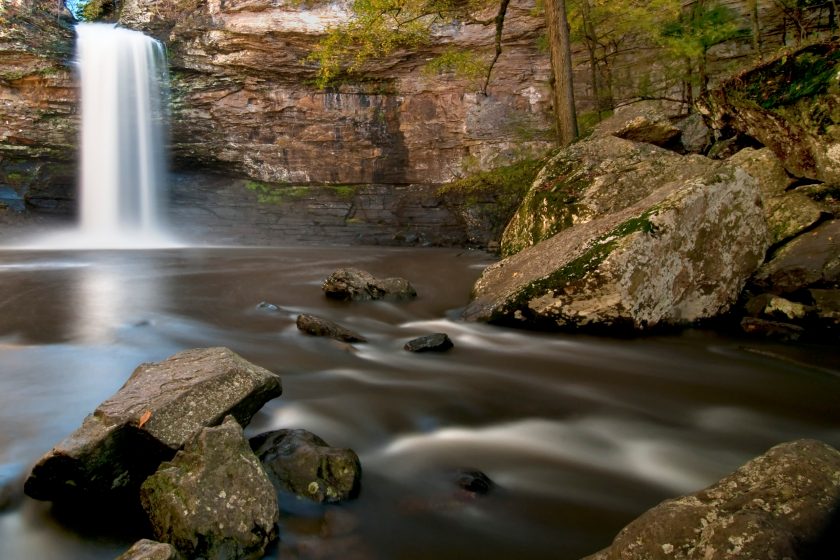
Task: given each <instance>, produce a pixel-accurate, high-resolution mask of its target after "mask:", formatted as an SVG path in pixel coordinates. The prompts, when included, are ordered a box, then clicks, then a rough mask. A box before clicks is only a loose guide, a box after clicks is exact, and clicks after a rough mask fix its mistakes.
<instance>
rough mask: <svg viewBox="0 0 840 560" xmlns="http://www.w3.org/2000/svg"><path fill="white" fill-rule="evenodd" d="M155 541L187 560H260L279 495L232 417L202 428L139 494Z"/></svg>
mask: <svg viewBox="0 0 840 560" xmlns="http://www.w3.org/2000/svg"><path fill="white" fill-rule="evenodd" d="M140 500H141V503H142V505H143V509H145V510H146V513H147V514H148V515H149V521H150V522H151V524H152V528H153V530H154V533H155V536H156V538H157V539H158V540H160V541H163V542H167V543H169V544H171V545H173V546H174V547H175V548H177V549H178V551H179V552H181V553H182V554H183V555H184V556H186V557H187V558H205V559H207V560H223V559H224V560H227V559H231V560H232V559H238V558H262V556H263V553H264V551H265V548H266V547H267V546H268V545H269V544H270V543H271V542H272V541H273V540H274V539H275V538H276V536H277V528H276V525H277V522H278V520H279V517H280V511H279V508H278V505H277V495H276V493H275V491H274V486H272V484H271V481H270V480H269V479H268V477H267V476H266V474H265V471H264V470H263V468H262V466H260V462H259V460H258V459H257V457H256V456H255V455H254V453H253V452H252V451H251V448H250V447H249V446H248V440H246V439H245V436H244V435H243V434H242V428H241V427H240V426H239V424H237V422H236V420H234V418H233V417H232V416H228V417H227V418H226V419H225V421H224V423H223V424H222V425H221V426H216V427H212V428H204V429H203V430H201V431H200V432H199V433H198V434H197V435H196V436H195V437H194V438H193V439H191V440H190V441H189V442H188V443H187V445H185V446H184V449H183V450H181V451H179V452H178V453H177V455H175V458H174V459H173V460H172V461H171V462H167V463H163V464H162V465H161V466H160V468H159V469H158V470H157V472H155V473H154V474H153V475H152V476H150V477H149V478H148V479H146V481H145V482H144V483H143V485H142V486H141V488H140Z"/></svg>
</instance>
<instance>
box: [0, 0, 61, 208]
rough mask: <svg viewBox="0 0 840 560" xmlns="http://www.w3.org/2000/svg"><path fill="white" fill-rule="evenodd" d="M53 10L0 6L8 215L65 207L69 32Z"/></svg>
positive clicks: (2, 159) (41, 2)
mask: <svg viewBox="0 0 840 560" xmlns="http://www.w3.org/2000/svg"><path fill="white" fill-rule="evenodd" d="M56 6H57V5H56V3H55V2H52V1H49V0H36V1H32V2H22V1H11V2H4V3H3V4H2V5H0V207H3V208H8V209H10V210H11V211H13V212H14V211H18V212H19V211H22V210H23V209H24V207H25V205H29V206H31V207H34V208H38V209H40V210H45V211H58V212H66V211H67V210H68V209H69V207H70V206H69V200H70V198H71V196H72V195H71V194H70V191H71V190H72V186H73V184H74V182H75V165H74V164H73V161H74V160H75V158H76V134H77V133H76V119H75V112H76V103H77V91H76V88H75V85H74V83H73V76H72V68H71V65H70V59H71V57H72V51H73V45H72V40H73V31H72V28H71V25H70V23H68V20H67V16H68V14H63V13H62V12H59V11H58V10H57V7H56ZM6 217H7V213H5V212H0V219H2V220H5V218H6Z"/></svg>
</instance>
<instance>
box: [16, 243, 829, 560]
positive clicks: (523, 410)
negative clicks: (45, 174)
mask: <svg viewBox="0 0 840 560" xmlns="http://www.w3.org/2000/svg"><path fill="white" fill-rule="evenodd" d="M489 262H490V260H489V258H488V257H487V255H484V254H482V253H470V252H459V251H453V250H432V249H429V250H426V249H410V250H409V249H383V248H358V247H354V248H342V247H330V248H313V247H300V248H280V249H173V250H159V251H129V252H108V251H98V252H84V251H78V252H67V251H65V252H49V251H30V252H26V251H3V252H0V481H3V480H6V481H8V480H16V478H17V477H19V476H21V475H22V474H21V473H25V472H26V471H27V470H28V468H29V467H30V466H31V464H32V463H33V462H34V461H35V460H36V459H37V458H38V457H39V456H40V455H41V454H42V453H44V452H45V451H47V450H48V449H49V448H50V447H51V446H52V445H53V444H55V443H57V442H58V441H59V440H61V439H62V438H63V437H64V436H66V435H67V434H68V433H70V432H71V431H73V430H74V429H75V428H76V427H77V426H78V425H79V423H80V422H81V420H82V418H83V417H84V416H85V415H86V414H87V413H89V412H90V411H92V410H93V409H94V408H95V407H96V405H97V404H98V403H99V402H101V401H102V400H104V399H105V398H107V397H108V396H110V395H111V394H112V393H114V392H115V391H116V390H117V389H118V388H119V387H120V386H121V385H122V383H123V382H124V381H125V379H126V378H127V377H128V376H129V375H130V374H131V372H132V370H133V369H134V368H135V367H136V366H137V365H138V364H139V363H141V362H144V361H154V360H160V359H163V358H166V357H167V356H169V355H171V354H173V353H175V352H177V351H180V350H182V349H186V348H192V347H204V346H217V345H223V346H228V347H230V348H232V349H233V350H235V351H236V352H238V353H240V354H242V355H243V356H245V357H246V358H248V359H249V360H251V361H253V362H255V363H257V364H259V365H261V366H264V367H266V368H268V369H271V370H272V371H275V372H277V373H279V374H280V375H281V376H282V378H283V385H284V394H283V396H282V397H281V398H279V399H277V400H275V401H272V402H271V403H269V404H268V405H266V407H265V408H264V409H263V411H261V412H260V413H259V414H258V415H257V416H256V417H255V418H254V421H253V422H252V424H251V426H250V427H249V428H248V432H249V433H251V434H255V433H258V432H260V431H263V430H266V429H274V428H281V427H283V428H285V427H294V428H306V429H308V430H311V431H313V432H315V433H317V434H318V435H320V436H321V437H323V438H324V439H326V440H327V441H328V442H329V443H330V444H332V445H336V446H341V447H352V448H353V449H355V450H356V451H357V452H358V454H359V456H360V458H361V461H362V465H363V468H364V476H363V487H362V492H361V495H360V497H359V499H358V500H356V501H354V502H351V503H347V504H344V505H340V506H331V507H314V506H307V505H306V504H304V503H297V502H294V501H290V500H286V501H285V503H284V504H283V509H284V515H283V522H282V526H281V535H282V538H283V544H282V545H280V546H278V547H276V548H275V549H273V550H272V551H270V554H269V556H268V557H270V558H277V557H279V558H302V559H329V558H335V559H339V558H341V559H382V560H390V559H440V560H443V559H457V560H467V559H503V558H504V559H509V558H519V559H531V558H533V559H537V558H546V559H548V558H551V559H566V558H568V559H574V558H579V557H581V556H583V555H586V554H589V553H592V552H595V551H596V550H598V549H600V548H602V547H604V546H606V545H607V544H609V542H610V540H611V539H612V537H613V536H614V534H615V533H616V532H617V531H618V530H619V529H620V528H621V527H622V526H623V525H624V524H626V523H627V522H629V521H630V520H632V519H633V518H634V517H636V516H637V515H638V514H640V513H641V512H642V511H644V510H645V509H647V508H649V507H651V506H652V505H654V504H656V503H657V502H659V501H661V500H663V499H665V498H667V497H671V496H674V495H677V494H680V493H685V492H691V491H694V490H697V489H699V488H701V487H703V486H705V485H708V484H710V483H712V482H713V481H715V480H717V479H718V478H720V477H721V476H722V475H724V474H726V473H728V472H730V471H731V470H733V469H734V468H736V467H737V466H739V465H740V464H742V463H743V462H745V461H746V460H748V459H749V458H751V457H753V456H755V455H757V454H759V453H762V452H763V451H765V450H766V449H768V448H769V447H771V446H772V445H775V444H777V443H780V442H783V441H788V440H792V439H796V438H801V437H814V438H819V439H822V440H824V441H826V442H828V443H830V444H832V445H834V446H840V406H838V403H840V373H838V367H840V361H838V360H837V358H838V353H837V351H836V350H835V349H832V348H828V347H817V346H813V347H808V346H781V345H776V344H771V343H757V342H754V341H746V340H740V339H731V338H726V337H721V336H717V335H715V334H713V333H708V332H701V331H687V332H685V333H683V334H681V335H677V336H670V337H664V336H659V337H655V338H641V339H634V340H613V339H607V338H593V337H584V336H570V335H557V334H552V335H548V334H538V333H533V332H526V331H514V330H507V329H502V328H496V327H490V326H486V325H472V324H464V323H461V322H459V321H458V320H457V317H458V310H459V308H460V307H462V306H464V305H465V304H466V302H467V300H468V296H469V290H470V287H471V285H472V282H473V281H474V279H475V278H476V277H477V276H478V275H479V274H480V271H481V269H482V267H483V266H485V265H487V264H488V263H489ZM347 265H353V266H359V267H362V268H366V269H368V270H370V271H371V272H373V273H374V274H377V275H400V276H404V277H406V278H409V279H410V280H411V281H412V282H413V283H414V284H415V286H416V287H417V289H418V292H419V293H420V297H419V298H418V299H417V300H416V301H414V302H411V303H405V304H392V303H378V302H377V303H360V304H340V303H336V302H330V301H328V300H326V299H325V298H324V297H323V294H322V292H321V290H320V283H321V281H322V280H323V279H324V278H325V277H326V276H327V275H328V274H329V273H330V272H332V271H333V270H334V269H336V268H338V267H341V266H347ZM263 301H265V302H270V303H272V304H275V305H277V306H279V309H278V310H270V309H264V308H259V307H258V304H259V303H260V302H263ZM302 312H306V313H314V314H317V315H321V316H325V317H327V318H330V319H333V320H336V321H339V322H340V323H342V324H344V325H346V326H348V327H350V328H352V329H354V330H356V331H359V332H361V333H362V334H364V335H365V336H367V337H368V338H369V340H370V342H369V343H368V344H364V345H362V344H358V345H356V346H355V347H347V346H346V345H340V344H337V343H333V342H331V341H328V340H324V339H318V338H313V337H309V336H306V335H303V334H301V333H300V332H298V331H297V329H296V328H295V325H294V320H295V318H296V316H297V314H299V313H302ZM438 331H443V332H447V333H448V334H449V336H450V337H451V338H452V339H453V341H454V343H455V348H454V349H453V350H452V351H450V352H449V353H446V354H444V355H423V354H410V353H407V352H405V351H403V350H402V346H403V344H404V343H405V342H406V341H407V340H409V339H411V338H413V337H415V336H418V335H421V334H426V333H430V332H438ZM459 468H468V469H478V470H481V471H483V472H485V473H486V474H487V475H489V476H490V478H492V479H493V480H494V481H495V482H496V484H497V486H496V487H495V488H494V489H493V491H491V492H490V493H489V494H488V495H486V496H483V497H474V496H470V495H468V494H466V493H464V492H461V491H459V490H458V488H457V486H456V485H455V484H454V482H453V480H454V478H455V476H456V475H455V472H456V471H457V469H459ZM13 484H14V483H13ZM80 517H82V515H81V514H75V513H74V512H73V511H70V512H66V511H65V512H59V511H54V510H52V509H51V508H50V507H49V505H48V504H42V503H38V502H34V501H32V500H29V499H28V498H22V499H21V500H20V501H18V502H17V503H16V505H14V506H13V507H12V508H11V509H9V510H6V511H5V512H3V513H0V558H2V559H4V560H5V559H29V558H32V559H40V560H49V559H65V558H73V559H76V558H78V559H86V558H91V559H106V558H113V557H115V556H117V555H118V554H119V553H121V552H122V551H123V550H125V548H127V547H128V546H129V545H130V544H131V542H132V541H133V539H134V538H135V537H137V536H138V533H139V532H141V528H136V527H124V526H118V527H114V524H109V523H102V522H101V521H99V520H85V519H80Z"/></svg>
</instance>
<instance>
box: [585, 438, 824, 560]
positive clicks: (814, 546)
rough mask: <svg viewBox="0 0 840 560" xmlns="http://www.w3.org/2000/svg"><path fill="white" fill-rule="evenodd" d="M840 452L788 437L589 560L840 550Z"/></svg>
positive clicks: (794, 556)
mask: <svg viewBox="0 0 840 560" xmlns="http://www.w3.org/2000/svg"><path fill="white" fill-rule="evenodd" d="M838 511H840V452H838V451H837V450H836V449H834V448H832V447H830V446H828V445H826V444H824V443H822V442H819V441H814V440H799V441H794V442H790V443H784V444H781V445H778V446H776V447H774V448H772V449H770V450H769V451H768V452H767V453H765V454H764V455H761V456H760V457H757V458H755V459H753V460H752V461H750V462H748V463H747V464H745V465H744V466H742V467H741V468H739V469H738V470H736V471H735V472H734V473H732V474H730V475H729V476H726V477H724V478H723V479H721V480H720V481H718V482H716V483H715V484H713V485H712V486H709V487H708V488H706V489H705V490H701V491H699V492H697V493H695V494H691V495H688V496H683V497H680V498H676V499H673V500H667V501H665V502H662V503H661V504H659V505H657V506H656V507H654V508H652V509H650V510H648V511H647V512H645V513H644V514H642V515H641V516H640V517H639V518H638V519H636V520H635V521H633V522H632V523H630V524H629V525H627V526H626V527H625V528H624V529H622V530H621V532H620V533H619V534H618V535H617V536H616V537H615V540H614V541H613V543H612V545H611V546H609V547H608V548H606V549H604V550H602V551H601V552H598V553H596V554H594V555H592V556H587V557H586V558H585V559H584V560H619V559H621V560H643V559H644V560H651V559H663V560H664V559H672V560H693V559H697V560H699V559H702V558H714V559H716V560H730V559H731V560H735V559H738V560H750V559H754V560H759V559H761V560H764V559H768V558H788V559H790V560H806V559H811V558H814V559H816V558H837V557H838V555H840V517H838V515H837V512H838Z"/></svg>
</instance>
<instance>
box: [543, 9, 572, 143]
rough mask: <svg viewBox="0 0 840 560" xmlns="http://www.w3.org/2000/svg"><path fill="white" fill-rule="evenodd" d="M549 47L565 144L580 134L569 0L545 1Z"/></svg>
mask: <svg viewBox="0 0 840 560" xmlns="http://www.w3.org/2000/svg"><path fill="white" fill-rule="evenodd" d="M545 25H546V29H547V32H548V50H549V54H550V55H551V70H552V73H553V75H554V115H555V119H556V122H557V135H558V138H559V139H560V145H561V146H568V145H569V144H571V143H572V142H574V141H575V140H577V137H578V126H577V111H576V110H575V91H574V84H573V82H572V49H571V39H570V36H569V22H568V20H567V16H566V2H565V0H545Z"/></svg>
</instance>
